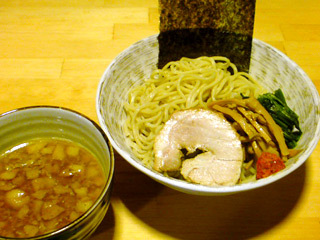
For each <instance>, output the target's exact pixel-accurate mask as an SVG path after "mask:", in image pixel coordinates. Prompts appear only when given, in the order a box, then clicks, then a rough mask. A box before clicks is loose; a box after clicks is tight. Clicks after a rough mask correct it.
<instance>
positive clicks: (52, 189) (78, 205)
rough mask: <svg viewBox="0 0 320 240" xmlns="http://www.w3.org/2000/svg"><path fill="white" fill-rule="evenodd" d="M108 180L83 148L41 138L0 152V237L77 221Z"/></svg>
mask: <svg viewBox="0 0 320 240" xmlns="http://www.w3.org/2000/svg"><path fill="white" fill-rule="evenodd" d="M105 182H106V179H105V176H104V173H103V169H102V166H101V165H100V163H99V162H98V160H97V159H96V158H95V156H94V155H93V154H91V153H90V152H89V151H88V150H86V149H85V148H83V147H81V146H79V145H78V144H75V143H73V142H70V141H66V140H62V139H37V140H32V141H30V142H27V143H23V144H20V145H19V146H16V147H14V148H12V149H10V150H8V151H6V152H5V153H3V154H2V155H0V213H1V214H0V236H4V237H14V238H22V237H31V236H36V235H41V234H44V233H48V232H52V231H54V230H56V229H59V228H61V227H63V226H65V225H67V224H69V223H70V222H72V221H74V220H75V219H77V218H78V217H79V216H81V215H82V214H83V213H84V212H86V211H87V210H88V209H89V208H90V207H91V206H92V205H93V203H94V202H95V200H96V199H97V198H98V197H99V195H100V194H101V192H102V189H103V187H104V185H105Z"/></svg>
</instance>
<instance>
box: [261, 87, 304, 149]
mask: <svg viewBox="0 0 320 240" xmlns="http://www.w3.org/2000/svg"><path fill="white" fill-rule="evenodd" d="M258 101H259V102H260V103H261V105H262V106H264V108H265V109H266V110H267V111H268V112H269V113H270V115H271V116H272V118H273V119H274V121H275V122H276V123H277V124H278V125H279V126H280V127H281V128H282V131H283V135H284V138H285V140H286V144H287V146H288V148H294V147H295V146H296V145H297V142H298V141H299V139H300V136H301V134H302V131H301V129H300V126H299V116H298V115H297V114H296V113H295V112H294V111H292V110H291V109H290V108H289V106H288V105H287V103H286V100H285V97H284V95H283V92H282V91H281V89H278V90H276V91H275V92H274V93H265V94H262V95H260V96H259V97H258Z"/></svg>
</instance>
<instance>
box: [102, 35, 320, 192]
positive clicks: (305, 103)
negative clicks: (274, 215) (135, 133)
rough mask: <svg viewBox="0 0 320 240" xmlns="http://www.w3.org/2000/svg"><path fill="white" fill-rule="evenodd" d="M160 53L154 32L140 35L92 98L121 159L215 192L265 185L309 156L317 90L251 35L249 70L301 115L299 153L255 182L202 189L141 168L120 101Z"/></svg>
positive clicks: (177, 185) (317, 124)
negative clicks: (279, 92) (129, 141)
mask: <svg viewBox="0 0 320 240" xmlns="http://www.w3.org/2000/svg"><path fill="white" fill-rule="evenodd" d="M158 54H159V46H158V41H157V35H154V36H151V37H148V38H146V39H143V40H141V41H139V42H137V43H135V44H133V45H132V46H131V47H129V48H128V49H126V50H125V51H123V52H122V53H121V54H119V55H118V56H117V57H116V58H115V60H114V61H113V62H112V63H111V64H110V65H109V67H108V68H107V69H106V71H105V73H104V74H103V76H102V78H101V81H100V84H99V88H98V92H97V99H96V108H97V114H98V118H99V122H100V125H101V126H102V128H103V130H104V131H105V132H106V134H107V136H108V137H109V139H110V141H111V143H112V145H113V146H114V148H115V149H116V150H117V151H118V152H119V154H120V155H122V157H123V158H124V159H126V160H127V161H128V162H129V163H130V164H132V165H133V166H134V167H136V168H138V169H139V170H141V171H143V172H144V173H146V174H147V175H149V176H150V177H152V178H153V179H155V180H157V181H159V182H161V183H163V184H165V185H167V186H169V187H172V188H174V189H177V190H179V191H183V192H187V193H192V194H202V195H215V194H225V193H232V192H237V191H244V190H248V189H253V188H256V187H259V186H263V185H266V184H268V183H271V182H273V181H276V180H277V179H280V178H282V177H283V176H285V175H287V174H289V173H290V172H292V171H293V170H295V169H296V168H298V167H299V166H300V165H301V164H302V163H303V162H304V161H305V160H306V159H307V158H308V156H309V155H310V154H311V152H312V151H313V149H314V148H315V147H316V144H317V142H318V140H319V136H320V115H319V112H320V111H319V94H318V92H317V90H316V88H315V86H314V85H313V83H312V81H311V80H310V78H309V77H308V76H307V75H306V74H305V73H304V71H303V70H302V69H301V68H300V67H299V66H298V65H297V64H296V63H294V62H293V61H292V60H291V59H289V58H288V57H287V56H286V55H284V54H283V53H281V52H280V51H279V50H277V49H275V48H274V47H272V46H270V45H268V44H266V43H264V42H262V41H260V40H257V39H254V41H253V46H252V55H251V62H250V74H251V75H252V76H253V77H254V78H256V79H257V80H258V81H259V82H261V85H263V86H264V87H265V88H267V89H268V90H270V91H274V90H276V89H278V88H281V89H282V91H283V92H284V94H285V97H286V100H287V102H288V104H289V106H290V107H291V108H292V109H293V110H294V111H295V112H296V113H297V114H298V115H299V116H300V124H301V126H300V127H301V129H302V131H303V135H302V137H301V139H300V141H299V143H298V146H297V148H299V149H303V151H302V152H301V153H300V154H299V155H298V156H296V157H295V158H292V159H290V161H291V162H292V164H291V165H290V167H288V168H286V169H285V170H284V171H282V172H280V173H278V174H276V175H274V176H271V177H268V178H266V179H261V180H259V181H256V182H251V183H244V184H240V185H236V186H231V187H206V186H199V185H196V184H191V183H187V182H185V181H180V180H176V179H172V178H168V177H164V176H163V175H162V174H160V173H158V172H156V171H154V170H152V169H148V168H146V167H144V166H143V165H142V164H141V163H140V161H139V159H137V157H136V156H135V155H134V154H133V153H132V151H131V149H130V148H129V147H128V145H127V144H126V139H125V136H124V134H123V132H122V127H121V126H122V123H123V121H124V119H125V117H126V116H125V112H124V110H123V101H124V99H127V93H128V91H129V89H130V88H131V87H132V86H135V85H137V84H141V83H142V81H143V80H144V79H147V78H148V77H149V76H150V74H151V72H152V71H153V70H154V69H156V66H157V61H158Z"/></svg>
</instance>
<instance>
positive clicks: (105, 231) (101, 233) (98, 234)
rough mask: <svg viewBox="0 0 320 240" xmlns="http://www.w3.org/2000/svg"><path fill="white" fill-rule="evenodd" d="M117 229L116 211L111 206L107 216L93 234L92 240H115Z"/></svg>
mask: <svg viewBox="0 0 320 240" xmlns="http://www.w3.org/2000/svg"><path fill="white" fill-rule="evenodd" d="M114 227H115V218H114V210H113V207H112V204H110V206H109V208H108V211H107V213H106V216H105V217H104V219H103V220H102V222H101V223H100V225H99V226H98V228H97V229H96V231H95V232H94V233H93V234H92V237H91V239H113V236H114Z"/></svg>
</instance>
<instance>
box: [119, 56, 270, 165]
mask: <svg viewBox="0 0 320 240" xmlns="http://www.w3.org/2000/svg"><path fill="white" fill-rule="evenodd" d="M264 92H265V90H264V89H263V88H262V87H261V86H260V85H259V84H258V83H257V82H256V81H255V80H254V79H253V78H252V77H251V76H250V75H249V74H247V73H245V72H238V70H237V67H236V66H235V65H234V64H233V63H231V62H230V60H229V59H228V58H225V57H220V56H218V57H200V58H197V59H190V58H182V59H181V60H180V61H175V62H170V63H168V64H167V65H166V66H164V67H163V68H162V69H157V70H155V71H153V72H152V74H151V76H150V78H149V79H147V80H146V81H145V82H144V83H143V84H142V85H140V86H137V87H134V88H132V89H131V90H130V92H129V94H128V100H127V102H125V104H124V107H125V111H126V114H127V119H126V121H125V124H124V132H125V134H126V138H127V141H128V144H129V146H130V147H131V148H132V150H133V152H134V154H135V155H136V156H137V157H138V158H139V159H141V161H142V162H143V163H144V164H145V165H146V166H147V167H149V168H151V167H152V166H153V161H154V153H153V144H154V139H155V137H156V135H157V134H158V133H159V131H160V130H161V128H162V127H163V125H164V123H165V122H166V121H168V120H169V118H170V116H171V115H172V113H173V112H175V111H178V110H183V109H190V108H195V107H200V108H204V109H208V106H207V105H208V103H210V102H212V101H215V100H221V99H230V98H239V99H240V98H241V95H240V94H242V95H244V96H253V97H258V95H260V94H262V93H264Z"/></svg>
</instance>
